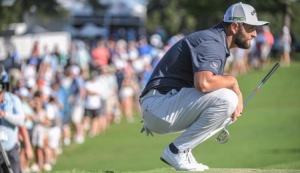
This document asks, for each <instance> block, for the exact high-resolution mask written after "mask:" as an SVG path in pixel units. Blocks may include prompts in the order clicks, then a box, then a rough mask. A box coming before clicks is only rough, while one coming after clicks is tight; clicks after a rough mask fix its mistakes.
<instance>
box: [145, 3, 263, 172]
mask: <svg viewBox="0 0 300 173" xmlns="http://www.w3.org/2000/svg"><path fill="white" fill-rule="evenodd" d="M267 24H268V22H265V21H259V20H258V19H257V13H256V11H255V9H254V8H253V7H252V6H251V5H248V4H244V3H241V2H240V3H236V4H233V5H231V6H230V7H229V8H228V9H227V11H226V13H225V15H224V18H223V21H222V22H220V23H219V24H217V25H215V26H214V27H212V28H209V29H206V30H203V31H198V32H195V33H192V34H190V35H187V36H186V37H184V38H182V39H181V40H179V41H178V42H177V43H175V44H174V45H173V46H172V47H171V48H170V49H169V50H168V51H167V52H166V54H165V55H164V56H163V58H162V59H161V60H160V62H159V63H158V64H157V66H156V67H155V69H154V71H153V73H152V75H151V77H150V79H149V81H148V83H147V84H146V86H145V88H144V90H143V92H142V93H141V96H140V99H139V101H140V105H141V108H142V112H143V122H144V125H143V128H142V130H141V132H146V134H147V135H149V134H152V132H153V133H157V134H169V133H178V132H182V134H181V135H180V136H178V137H177V138H176V139H175V140H174V141H173V142H171V143H170V144H169V145H168V146H166V148H165V150H164V151H163V153H162V155H161V157H160V159H161V160H162V161H164V162H165V163H167V164H169V165H170V166H172V167H174V168H175V169H176V170H181V171H204V170H205V169H209V167H208V166H206V165H204V164H202V163H198V162H197V161H196V159H195V157H194V156H193V154H192V152H191V151H192V149H194V148H195V147H196V146H198V145H199V144H201V143H202V142H204V141H205V140H207V139H208V138H210V137H211V136H212V135H214V134H216V133H217V132H218V131H220V130H221V129H222V128H223V127H224V126H225V124H227V122H228V121H231V120H232V121H235V120H237V119H238V118H239V117H240V116H241V115H242V111H243V97H242V92H241V90H240V88H239V84H238V81H237V79H236V78H235V77H234V76H230V75H224V74H223V73H224V66H225V63H226V60H227V57H229V55H230V49H231V48H242V49H249V48H250V46H251V40H252V39H253V38H255V37H256V36H257V33H256V27H257V26H263V25H267ZM152 135H153V134H152ZM201 157H205V156H201Z"/></svg>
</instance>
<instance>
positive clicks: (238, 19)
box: [229, 17, 245, 21]
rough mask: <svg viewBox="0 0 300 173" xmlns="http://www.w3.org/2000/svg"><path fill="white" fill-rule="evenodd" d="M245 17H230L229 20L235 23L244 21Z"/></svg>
mask: <svg viewBox="0 0 300 173" xmlns="http://www.w3.org/2000/svg"><path fill="white" fill-rule="evenodd" d="M244 18H245V17H229V20H234V21H244Z"/></svg>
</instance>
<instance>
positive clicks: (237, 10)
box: [223, 2, 269, 26]
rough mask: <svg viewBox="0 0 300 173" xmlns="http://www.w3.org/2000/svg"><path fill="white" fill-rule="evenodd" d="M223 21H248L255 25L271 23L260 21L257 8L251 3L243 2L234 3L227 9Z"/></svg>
mask: <svg viewBox="0 0 300 173" xmlns="http://www.w3.org/2000/svg"><path fill="white" fill-rule="evenodd" d="M223 21H224V22H230V23H232V22H238V23H246V24H248V25H253V26H263V25H268V24H269V22H266V21H258V20H257V14H256V11H255V9H254V8H253V7H252V6H251V5H248V4H243V3H241V2H240V3H236V4H233V5H231V6H230V7H229V8H228V9H227V11H226V13H225V15H224V18H223Z"/></svg>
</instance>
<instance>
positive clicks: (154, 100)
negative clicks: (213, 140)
mask: <svg viewBox="0 0 300 173" xmlns="http://www.w3.org/2000/svg"><path fill="white" fill-rule="evenodd" d="M140 104H141V108H142V113H143V120H144V126H146V127H147V128H148V129H149V130H150V131H152V132H154V133H157V134H168V133H178V132H183V133H182V134H181V135H180V136H179V137H178V138H177V139H175V141H174V142H173V143H174V145H175V146H176V147H177V148H178V149H179V150H185V149H188V148H189V149H193V148H194V147H196V146H197V145H199V144H200V143H202V142H203V141H205V140H206V139H208V138H209V137H211V136H212V135H214V134H216V133H217V132H218V131H220V130H221V129H222V128H223V127H224V126H225V125H226V123H227V122H228V121H230V120H231V118H230V117H231V115H232V114H233V112H234V111H235V109H236V107H237V104H238V96H237V94H236V93H235V92H234V91H232V90H230V89H226V88H222V89H218V90H216V91H213V92H210V93H201V92H199V91H198V90H197V89H195V88H182V89H181V90H180V91H179V92H177V91H176V90H175V89H173V90H172V91H170V92H168V93H167V94H165V95H164V94H161V93H159V92H158V90H155V89H152V90H150V91H149V92H148V93H147V94H146V95H145V96H143V97H142V98H140Z"/></svg>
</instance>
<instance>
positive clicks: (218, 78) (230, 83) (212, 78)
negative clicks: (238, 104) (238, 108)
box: [195, 74, 241, 95]
mask: <svg viewBox="0 0 300 173" xmlns="http://www.w3.org/2000/svg"><path fill="white" fill-rule="evenodd" d="M195 88H196V89H198V90H199V91H200V92H204V93H206V92H212V91H215V90H217V89H220V88H228V89H231V90H233V91H234V92H236V93H237V95H240V94H241V92H240V90H239V86H238V82H237V80H236V78H235V77H233V76H222V75H214V74H211V75H209V74H205V75H200V76H199V77H197V78H195Z"/></svg>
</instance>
